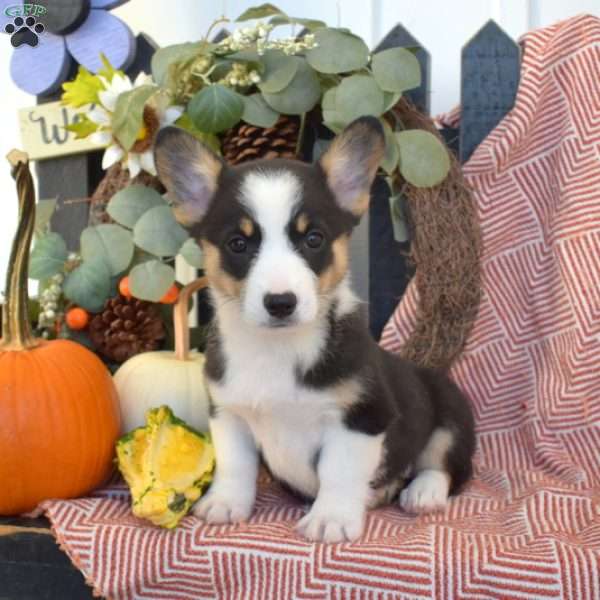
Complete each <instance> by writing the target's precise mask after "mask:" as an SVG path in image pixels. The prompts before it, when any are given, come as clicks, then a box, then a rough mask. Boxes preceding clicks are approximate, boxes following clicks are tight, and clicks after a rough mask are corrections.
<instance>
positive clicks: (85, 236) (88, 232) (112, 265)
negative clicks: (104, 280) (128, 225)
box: [80, 224, 133, 277]
mask: <svg viewBox="0 0 600 600" xmlns="http://www.w3.org/2000/svg"><path fill="white" fill-rule="evenodd" d="M80 244H81V256H82V258H83V260H84V262H86V261H91V260H94V259H96V258H101V259H102V260H103V261H104V262H105V263H106V265H107V266H108V269H109V271H110V274H111V276H113V277H114V276H115V275H118V274H119V273H121V272H123V271H124V270H125V269H126V268H127V267H128V266H129V263H130V262H131V258H132V257H133V239H132V237H131V232H130V231H128V230H127V229H125V228H123V227H121V226H120V225H114V224H102V225H95V226H93V227H87V228H86V229H84V230H83V231H82V232H81V239H80Z"/></svg>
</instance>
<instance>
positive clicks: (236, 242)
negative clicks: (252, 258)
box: [227, 235, 248, 254]
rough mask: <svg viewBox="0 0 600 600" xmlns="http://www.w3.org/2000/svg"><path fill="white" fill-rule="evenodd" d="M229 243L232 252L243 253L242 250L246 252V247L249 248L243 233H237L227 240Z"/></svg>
mask: <svg viewBox="0 0 600 600" xmlns="http://www.w3.org/2000/svg"><path fill="white" fill-rule="evenodd" d="M227 245H228V246H229V249H230V250H231V251H232V252H235V253H236V254H241V253H242V252H246V249H247V248H248V244H247V243H246V240H245V239H244V238H243V237H242V236H241V235H236V236H234V237H232V238H231V239H230V240H229V241H228V242H227Z"/></svg>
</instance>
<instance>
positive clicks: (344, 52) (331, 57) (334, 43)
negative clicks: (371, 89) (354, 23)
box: [306, 28, 369, 73]
mask: <svg viewBox="0 0 600 600" xmlns="http://www.w3.org/2000/svg"><path fill="white" fill-rule="evenodd" d="M315 41H316V43H317V46H316V47H315V48H311V49H310V50H307V51H306V60H307V61H308V64H309V65H310V66H311V67H312V68H313V69H316V70H317V71H320V72H321V73H345V72H348V71H355V70H356V69H362V68H363V67H365V66H366V64H367V62H368V60H369V48H368V47H367V45H366V44H365V43H364V41H363V40H361V39H360V38H359V37H356V36H354V35H348V34H347V33H345V32H342V31H339V30H336V29H329V28H324V29H317V30H316V31H315Z"/></svg>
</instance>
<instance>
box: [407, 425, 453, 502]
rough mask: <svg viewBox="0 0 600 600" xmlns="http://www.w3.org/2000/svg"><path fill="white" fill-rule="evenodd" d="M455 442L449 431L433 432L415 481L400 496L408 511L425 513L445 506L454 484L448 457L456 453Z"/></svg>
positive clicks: (417, 463)
mask: <svg viewBox="0 0 600 600" xmlns="http://www.w3.org/2000/svg"><path fill="white" fill-rule="evenodd" d="M455 442H456V440H455V437H454V435H453V433H452V432H451V431H450V430H449V429H445V428H438V429H435V430H434V431H433V433H432V434H431V437H430V438H429V441H428V442H427V445H426V446H425V448H424V449H423V451H422V452H421V454H420V455H419V457H418V458H417V462H416V465H415V472H416V476H415V478H414V479H413V480H412V481H411V482H410V483H409V484H408V486H407V487H406V488H404V489H403V490H402V492H401V493H400V506H401V507H402V508H403V509H404V510H405V511H407V512H411V513H424V512H431V511H434V510H439V509H443V508H444V507H445V506H446V502H447V500H448V494H449V493H450V484H451V482H452V475H451V473H450V472H449V470H448V455H449V453H451V452H452V451H453V448H454V446H455Z"/></svg>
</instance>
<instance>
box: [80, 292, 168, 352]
mask: <svg viewBox="0 0 600 600" xmlns="http://www.w3.org/2000/svg"><path fill="white" fill-rule="evenodd" d="M89 335H90V339H91V340H92V343H93V344H94V347H95V348H96V350H97V351H98V352H99V353H100V354H102V355H103V356H104V357H106V358H107V359H109V360H112V361H114V362H117V363H122V362H125V361H126V360H127V359H128V358H131V357H132V356H134V355H135V354H139V353H140V352H148V351H151V350H156V349H157V348H158V346H159V342H160V341H161V340H162V339H164V337H165V328H164V325H163V322H162V318H161V316H160V312H159V310H158V308H157V307H156V306H155V305H153V304H151V303H150V302H145V301H144V300H138V299H137V298H126V297H125V296H122V295H120V294H119V295H118V296H115V297H114V298H109V299H108V300H107V301H106V304H105V305H104V310H103V311H102V312H101V313H98V314H97V315H96V316H95V317H94V318H93V319H92V320H91V321H90V325H89Z"/></svg>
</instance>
